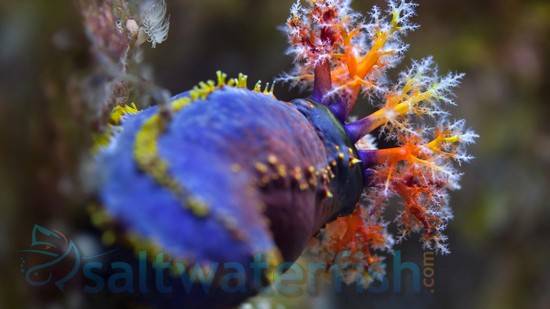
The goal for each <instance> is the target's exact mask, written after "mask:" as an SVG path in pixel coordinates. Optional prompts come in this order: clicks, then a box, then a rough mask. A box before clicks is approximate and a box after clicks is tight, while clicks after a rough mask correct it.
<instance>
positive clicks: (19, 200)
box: [0, 0, 550, 309]
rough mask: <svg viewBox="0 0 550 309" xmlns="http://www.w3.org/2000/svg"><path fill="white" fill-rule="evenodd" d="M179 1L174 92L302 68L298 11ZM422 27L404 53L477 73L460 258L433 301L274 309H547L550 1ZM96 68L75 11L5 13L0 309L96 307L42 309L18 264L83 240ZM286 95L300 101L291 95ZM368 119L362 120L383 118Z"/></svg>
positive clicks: (432, 0)
mask: <svg viewBox="0 0 550 309" xmlns="http://www.w3.org/2000/svg"><path fill="white" fill-rule="evenodd" d="M168 2H169V12H170V15H171V18H170V20H171V29H170V34H169V39H168V41H167V42H165V43H164V44H161V45H160V46H158V47H157V48H156V49H148V50H147V52H146V59H147V62H148V63H149V64H150V65H151V67H152V68H154V76H155V77H156V80H157V83H158V84H159V85H161V86H162V87H165V88H167V89H169V90H170V91H171V92H172V93H174V94H175V93H178V92H180V91H183V90H186V89H189V88H190V87H191V86H192V85H194V84H196V83H197V82H198V81H200V80H205V79H208V78H211V77H213V76H214V73H215V71H216V70H218V69H222V70H224V71H226V72H227V73H230V75H235V74H236V73H238V72H245V73H247V74H249V76H250V77H251V79H252V80H257V79H261V80H264V81H269V80H271V79H272V78H273V77H275V76H277V75H278V74H280V73H282V72H284V71H285V70H289V69H290V63H291V59H290V58H289V57H287V56H285V53H284V51H285V49H286V40H285V37H284V35H283V34H282V33H281V32H280V31H278V30H277V26H278V25H280V24H282V23H283V22H284V21H285V19H286V17H287V15H288V10H289V7H290V3H291V1H288V0H262V1H258V0H200V1H199V0H178V1H176V0H170V1H168ZM375 3H376V4H380V5H383V3H382V2H381V1H370V0H364V1H363V0H361V1H359V0H357V1H355V3H354V7H355V8H356V9H358V10H360V11H363V12H365V11H367V10H368V9H369V8H370V6H371V5H372V4H375ZM418 15H419V16H418V17H416V18H415V19H414V20H415V21H416V22H417V23H419V24H420V25H421V29H420V30H419V31H417V32H415V33H412V34H410V35H409V36H408V37H407V39H406V41H407V42H408V43H410V44H411V48H410V51H409V52H408V57H410V58H414V59H418V58H421V57H424V56H427V55H433V56H434V57H435V60H436V62H437V63H438V64H439V65H440V69H441V71H442V72H447V71H449V70H452V71H461V72H465V73H466V74H467V76H466V78H465V80H464V82H463V84H462V85H461V87H460V88H459V89H458V90H457V102H458V106H457V107H456V108H453V111H452V112H453V114H454V115H455V116H456V117H459V118H466V119H467V121H468V124H469V126H471V127H473V128H474V129H475V130H476V131H477V132H478V133H479V134H480V136H481V138H480V139H479V141H478V143H477V144H476V145H474V146H473V147H472V149H471V152H472V153H473V155H474V156H476V159H475V160H474V161H473V163H472V164H469V165H466V166H464V167H463V168H462V169H463V171H464V172H465V176H464V177H463V180H462V184H463V188H462V190H460V191H458V192H453V193H452V201H451V204H452V207H453V209H454V211H455V214H456V218H455V220H454V221H452V223H451V224H450V227H449V235H450V248H451V251H452V253H451V254H450V255H448V256H443V257H441V256H438V257H437V258H436V262H435V278H436V287H435V291H434V293H428V292H423V293H421V294H415V293H413V292H412V291H411V290H410V289H407V288H405V289H404V290H403V291H402V292H399V293H396V292H393V291H390V292H388V293H384V294H374V295H373V294H367V295H358V294H356V293H353V291H346V292H344V293H331V292H328V291H327V292H324V293H323V294H322V295H321V296H319V297H316V298H313V299H311V298H308V297H304V298H300V299H296V298H294V299H288V298H287V299H285V298H280V297H277V298H276V299H274V300H272V301H273V303H274V304H284V305H286V306H287V307H289V308H292V307H296V308H301V307H304V306H305V307H310V308H333V307H336V306H338V307H342V308H409V309H412V308H541V309H542V308H550V266H548V263H549V262H550V243H549V242H550V201H549V198H550V194H549V191H550V122H549V118H550V104H548V91H550V82H549V81H550V67H549V65H550V39H549V38H550V2H548V1H543V0H540V1H534V0H531V1H520V0H489V1H479V0H477V1H473V0H464V1H436V0H428V1H421V3H420V8H419V9H418ZM403 64H404V65H408V64H410V60H409V59H405V61H404V62H403ZM91 66H93V63H92V62H91V61H90V54H89V53H88V42H87V40H86V37H85V35H84V33H83V30H82V26H81V19H80V15H79V13H78V10H77V8H76V6H75V5H74V3H73V2H71V1H61V0H48V1H39V0H34V1H31V0H23V1H15V0H13V1H11V0H2V1H0V265H1V273H0V308H27V307H29V308H34V307H36V308H65V307H67V308H73V307H74V308H79V307H83V306H84V305H82V303H81V302H82V301H83V300H82V299H81V298H80V297H79V296H78V295H75V293H74V292H72V293H65V294H53V295H47V297H43V295H41V294H42V293H37V291H36V289H33V288H30V287H29V286H28V285H27V283H26V282H25V281H24V278H23V276H22V275H21V273H20V269H19V259H18V257H17V250H19V249H21V248H25V247H27V246H28V245H29V241H30V235H31V230H32V226H33V225H34V224H36V223H39V224H42V225H45V226H55V227H57V228H59V229H60V230H64V231H67V233H68V234H69V235H71V232H72V231H76V230H78V223H77V222H78V220H76V219H75V217H79V216H80V213H81V212H82V208H83V204H84V203H85V200H86V199H87V196H88V194H87V192H86V190H85V189H84V188H83V186H82V185H81V183H82V181H81V176H80V175H81V174H82V173H81V170H82V167H81V162H82V158H83V157H85V155H86V153H87V149H88V147H89V145H90V126H89V125H88V123H87V122H86V121H83V119H87V118H86V113H87V110H88V109H89V107H84V106H82V104H81V102H80V100H78V99H77V97H78V93H76V92H75V90H74V87H73V86H74V79H75V78H78V77H79V76H83V75H85V74H87V72H89V70H90V67H91ZM397 71H398V70H396V72H397ZM276 93H277V94H278V95H279V96H280V97H281V98H283V99H290V98H291V97H292V94H291V93H288V92H287V91H285V89H284V88H283V87H279V88H278V89H277V90H276ZM363 106H364V110H363V111H360V112H366V111H367V110H369V109H370V108H369V107H368V105H367V104H366V103H365V104H363ZM401 254H402V260H403V261H414V262H417V263H419V265H420V266H421V265H422V251H421V249H420V246H419V244H418V243H417V242H416V241H414V240H413V241H409V242H407V243H405V244H404V245H403V246H401ZM404 278H405V279H404V280H406V278H407V276H405V277H404ZM109 304H111V302H110V300H109V299H105V304H104V305H103V306H104V307H105V308H108V307H109ZM113 306H114V305H113ZM274 308H278V307H276V306H274Z"/></svg>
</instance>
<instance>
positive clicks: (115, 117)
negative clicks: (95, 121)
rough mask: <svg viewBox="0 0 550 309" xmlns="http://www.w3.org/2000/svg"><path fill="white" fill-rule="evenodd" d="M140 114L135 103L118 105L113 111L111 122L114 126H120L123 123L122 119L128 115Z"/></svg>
mask: <svg viewBox="0 0 550 309" xmlns="http://www.w3.org/2000/svg"><path fill="white" fill-rule="evenodd" d="M137 112H139V110H138V108H137V106H136V104H135V103H131V104H129V105H117V106H115V107H114V108H113V110H112V111H111V118H110V122H111V124H114V125H119V124H120V123H121V122H122V118H123V117H124V116H126V115H133V114H136V113H137Z"/></svg>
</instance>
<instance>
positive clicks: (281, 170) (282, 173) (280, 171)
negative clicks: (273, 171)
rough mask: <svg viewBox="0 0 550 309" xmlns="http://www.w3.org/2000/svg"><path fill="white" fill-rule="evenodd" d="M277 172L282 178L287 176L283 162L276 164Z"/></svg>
mask: <svg viewBox="0 0 550 309" xmlns="http://www.w3.org/2000/svg"><path fill="white" fill-rule="evenodd" d="M277 173H278V174H279V176H280V177H282V178H284V177H286V176H287V173H286V166H284V165H283V164H279V165H278V166H277Z"/></svg>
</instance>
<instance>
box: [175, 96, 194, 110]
mask: <svg viewBox="0 0 550 309" xmlns="http://www.w3.org/2000/svg"><path fill="white" fill-rule="evenodd" d="M189 103H191V99H190V98H187V97H186V98H181V99H178V100H175V101H174V102H172V110H173V111H174V112H178V111H180V110H181V109H182V108H184V107H185V106H187V105H188V104H189Z"/></svg>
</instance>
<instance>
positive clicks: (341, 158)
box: [338, 152, 344, 161]
mask: <svg viewBox="0 0 550 309" xmlns="http://www.w3.org/2000/svg"><path fill="white" fill-rule="evenodd" d="M338 160H340V161H342V160H344V154H343V153H341V152H339V153H338Z"/></svg>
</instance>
